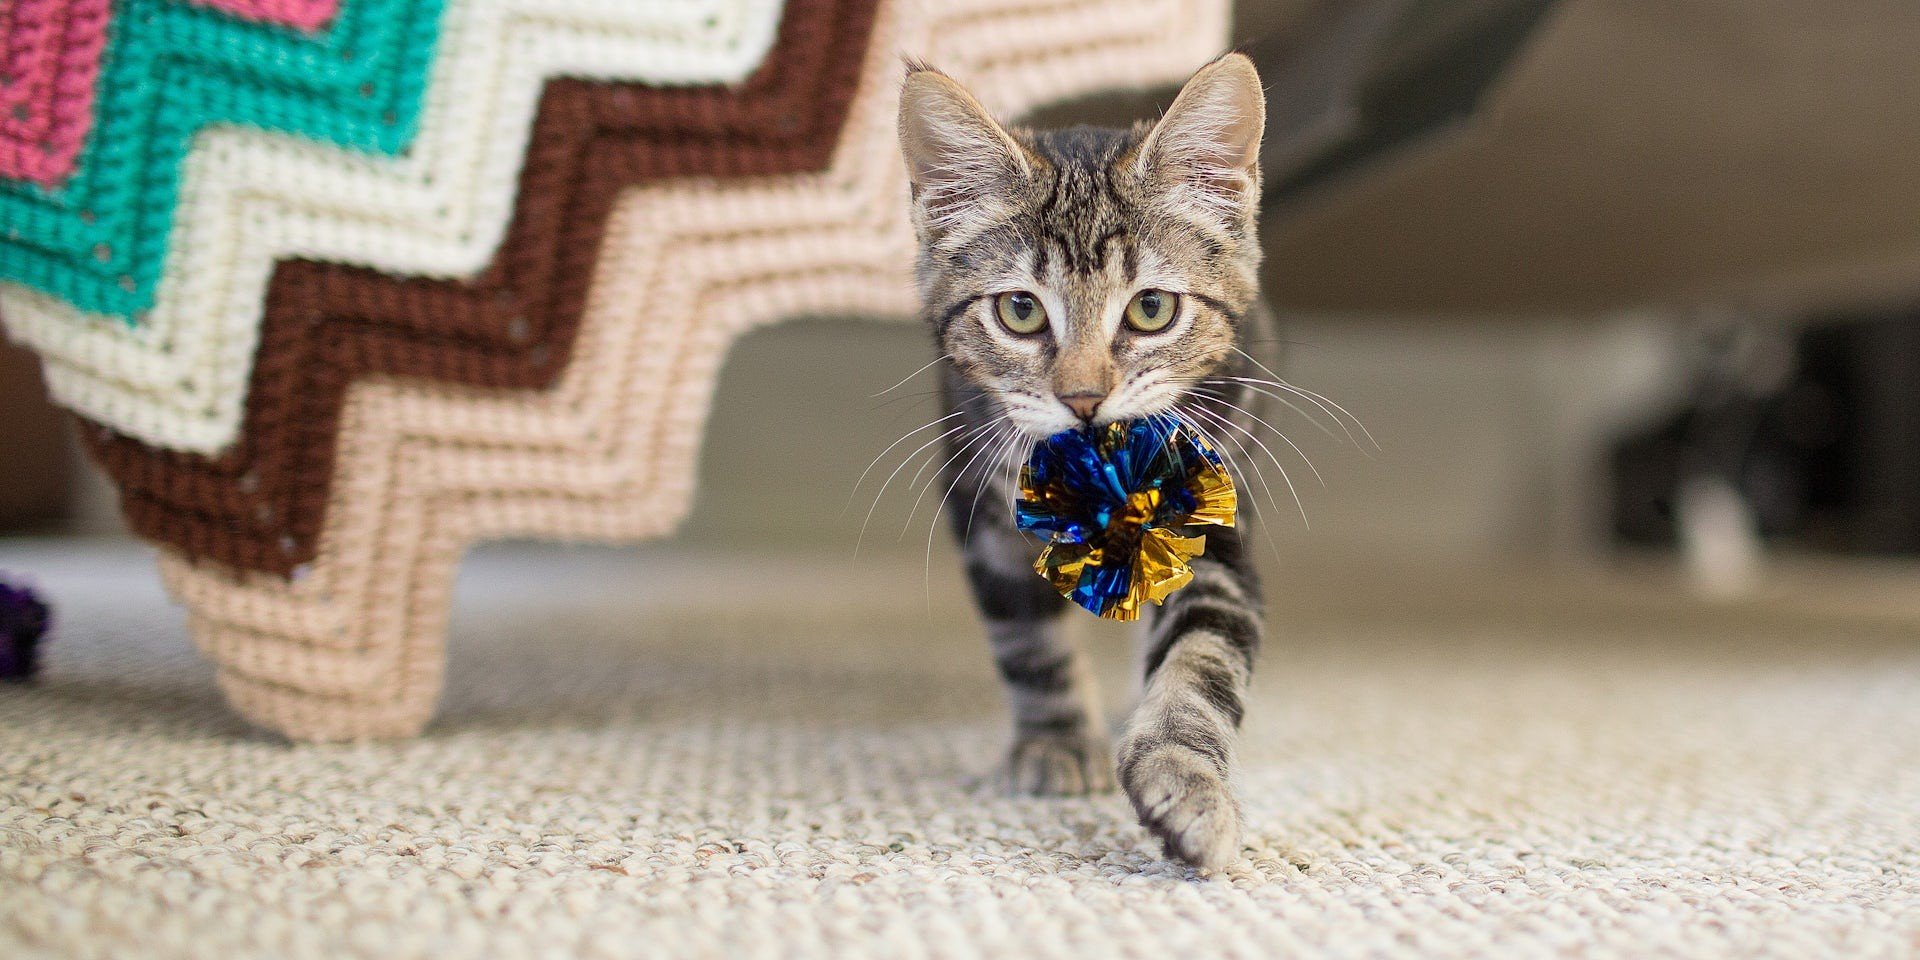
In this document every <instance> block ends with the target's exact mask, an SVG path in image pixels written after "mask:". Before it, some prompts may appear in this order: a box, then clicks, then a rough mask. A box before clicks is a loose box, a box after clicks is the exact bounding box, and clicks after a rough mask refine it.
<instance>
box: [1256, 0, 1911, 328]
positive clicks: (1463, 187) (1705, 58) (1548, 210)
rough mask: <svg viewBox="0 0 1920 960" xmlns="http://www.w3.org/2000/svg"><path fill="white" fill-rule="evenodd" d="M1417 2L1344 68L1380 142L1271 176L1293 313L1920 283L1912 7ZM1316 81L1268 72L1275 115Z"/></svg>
mask: <svg viewBox="0 0 1920 960" xmlns="http://www.w3.org/2000/svg"><path fill="white" fill-rule="evenodd" d="M1342 6H1343V7H1344V6H1348V5H1342ZM1483 7H1485V8H1486V9H1489V10H1493V9H1496V8H1498V9H1504V10H1505V11H1506V14H1505V15H1503V16H1493V15H1488V16H1487V17H1486V18H1484V19H1483V18H1481V17H1480V16H1478V15H1476V14H1475V12H1474V11H1476V10H1480V9H1481V8H1483ZM1372 9H1376V10H1384V9H1386V8H1384V7H1380V8H1372ZM1404 9H1405V11H1406V12H1405V16H1406V17H1407V18H1409V25H1408V26H1407V27H1406V28H1405V29H1406V30H1407V31H1409V32H1408V33H1407V34H1406V39H1401V40H1393V41H1391V42H1389V43H1387V44H1386V45H1385V46H1384V47H1382V48H1381V51H1382V54H1383V56H1382V57H1379V58H1361V59H1359V60H1357V61H1354V62H1357V63H1362V64H1364V65H1365V69H1349V68H1348V66H1339V67H1336V68H1334V69H1332V70H1330V71H1328V72H1327V77H1329V78H1330V79H1328V81H1327V82H1330V83H1336V84H1338V85H1340V89H1339V90H1338V91H1336V95H1335V96H1334V97H1333V99H1334V101H1335V102H1338V100H1339V99H1340V98H1341V97H1344V98H1346V99H1347V100H1348V101H1349V102H1351V103H1352V104H1354V105H1355V106H1354V107H1353V108H1352V109H1354V110H1359V111H1363V112H1370V113H1371V114H1372V116H1373V118H1374V119H1373V120H1371V121H1370V124H1371V128H1372V130H1373V132H1372V133H1369V134H1365V135H1362V136H1361V137H1360V138H1359V139H1357V140H1349V141H1348V143H1349V145H1348V146H1346V147H1343V148H1341V149H1338V150H1335V151H1333V152H1331V153H1326V154H1324V155H1323V158H1322V159H1321V160H1319V161H1317V162H1314V163H1311V164H1309V165H1307V166H1305V167H1303V168H1302V169H1301V170H1300V171H1298V172H1297V173H1295V174H1293V175H1292V176H1291V177H1290V178H1287V177H1275V178H1273V179H1272V180H1271V181H1270V182H1271V183H1273V184H1276V185H1279V187H1280V189H1279V190H1278V191H1277V192H1276V193H1275V194H1273V196H1272V201H1273V203H1272V209H1270V211H1269V215H1268V218H1267V222H1266V224H1265V225H1264V226H1263V228H1262V234H1263V236H1264V237H1265V239H1266V246H1267V265H1268V266H1267V270H1266V276H1265V278H1264V289H1265V291H1266V293H1267V295H1268V297H1269V299H1271V300H1272V301H1273V302H1274V304H1275V305H1276V306H1277V307H1279V308H1281V309H1282V310H1286V311H1296V312H1298V311H1309V312H1320V313H1341V314H1360V315H1369V316H1381V315H1386V314H1407V315H1415V316H1421V317H1429V316H1434V315H1436V314H1456V315H1465V316H1474V315H1487V314H1504V315H1540V314H1553V315H1558V316H1567V315H1577V314H1594V313H1599V312H1608V311H1618V310H1623V309H1632V308H1639V307H1653V308H1681V309H1684V308H1687V307H1691V306H1694V305H1714V304H1721V303H1741V304H1747V305H1753V306H1757V307H1760V308H1763V309H1765V310H1766V311H1767V312H1769V313H1772V314H1776V315H1796V316H1807V315H1811V314H1817V313H1823V312H1832V311H1838V310H1849V311H1851V310H1870V309H1880V308H1884V307H1885V306H1887V305H1889V304H1893V303H1899V302H1902V301H1903V300H1904V299H1905V298H1908V297H1911V296H1912V295H1913V292H1914V291H1915V290H1920V230H1916V227H1915V224H1920V177H1916V176H1915V175H1914V170H1915V169H1916V163H1920V81H1916V76H1920V74H1916V72H1915V70H1914V51H1915V50H1917V49H1920V4H1915V3H1912V2H1911V0H1658V2H1649V0H1569V2H1564V3H1559V4H1556V5H1554V6H1553V7H1552V9H1549V10H1546V11H1545V14H1544V18H1543V19H1541V20H1540V21H1539V26H1538V28H1537V29H1532V30H1525V29H1524V28H1525V27H1526V26H1528V21H1527V20H1526V14H1527V13H1528V11H1527V10H1526V9H1525V7H1524V6H1522V5H1518V4H1507V5H1503V6H1498V7H1496V5H1483V4H1478V3H1474V2H1472V0H1453V2H1442V0H1433V2H1431V3H1413V4H1409V5H1406V6H1405V8H1404ZM1349 16H1351V17H1353V18H1356V19H1357V18H1360V17H1362V13H1361V12H1359V11H1355V12H1353V13H1350V14H1349ZM1416 17H1431V18H1432V19H1433V22H1434V24H1435V27H1434V30H1435V32H1436V34H1435V35H1436V37H1439V38H1441V39H1433V40H1427V39H1424V37H1425V34H1423V33H1421V32H1420V30H1421V28H1420V27H1418V25H1417V24H1415V23H1414V22H1413V20H1414V19H1415V18H1416ZM1450 18H1451V19H1450ZM1452 20H1458V21H1459V22H1462V23H1465V24H1468V25H1470V26H1473V27H1474V28H1475V29H1476V30H1477V31H1478V32H1477V33H1474V34H1472V35H1469V36H1463V37H1453V36H1451V35H1448V34H1447V32H1446V29H1445V28H1444V25H1445V24H1446V23H1448V22H1451V21H1452ZM1398 29H1399V28H1396V29H1394V30H1388V31H1385V32H1383V33H1379V34H1378V35H1379V36H1382V37H1389V38H1391V37H1398V36H1400V34H1399V32H1398ZM1400 50H1404V51H1405V53H1404V54H1395V55H1393V56H1384V53H1385V52H1386V51H1400ZM1370 56H1371V55H1370ZM1508 62H1510V66H1506V67H1505V69H1501V68H1500V67H1501V64H1504V63H1508ZM1263 66H1264V67H1266V70H1267V75H1268V76H1269V78H1270V79H1271V78H1273V77H1276V76H1281V77H1288V76H1291V74H1292V73H1293V72H1295V71H1298V72H1302V73H1305V74H1308V75H1309V76H1308V78H1307V79H1308V80H1312V79H1314V78H1313V76H1312V75H1313V74H1314V73H1315V71H1316V70H1320V69H1322V68H1321V67H1319V66H1318V65H1317V64H1315V63H1313V62H1311V61H1310V60H1306V59H1303V60H1300V61H1298V62H1297V63H1294V64H1280V65H1278V68H1277V69H1276V67H1275V66H1274V65H1271V64H1267V63H1263ZM1456 84H1457V86H1458V89H1457V90H1456ZM1477 85H1480V86H1484V89H1479V88H1477ZM1308 89H1310V84H1308V83H1307V82H1305V81H1302V82H1298V83H1295V82H1292V81H1290V80H1283V82H1281V83H1277V84H1275V86H1274V88H1273V90H1272V96H1271V97H1270V101H1271V103H1272V109H1273V110H1274V111H1275V114H1276V116H1278V117H1282V118H1285V117H1288V116H1289V113H1288V111H1289V110H1290V109H1291V108H1290V105H1289V100H1290V98H1294V97H1301V96H1304V95H1303V94H1301V93H1299V92H1298V91H1301V90H1308ZM1460 91H1469V92H1466V93H1463V92H1460ZM1463 113H1470V114H1471V116H1470V117H1468V118H1466V119H1465V120H1464V121H1462V119H1461V116H1460V115H1461V114H1463ZM1409 116H1410V117H1412V118H1414V119H1408V117H1409ZM1434 117H1445V118H1447V119H1446V121H1445V122H1444V123H1439V124H1436V123H1434V122H1432V118H1434ZM1419 118H1425V126H1424V127H1423V126H1422V125H1421V124H1422V120H1421V119H1419ZM1285 123H1286V121H1284V120H1283V124H1282V125H1283V126H1284V125H1285ZM1359 125H1360V126H1363V127H1365V126H1368V125H1369V124H1367V123H1362V124H1359ZM1404 129H1418V130H1419V131H1420V135H1418V136H1406V135H1402V134H1401V133H1400V131H1402V130H1404ZM1276 146H1277V147H1283V146H1284V144H1277V145H1276ZM1389 148H1390V149H1389ZM1356 153H1357V154H1364V155H1367V156H1366V158H1365V160H1364V162H1351V161H1350V160H1348V159H1347V158H1348V157H1349V156H1350V155H1352V154H1356Z"/></svg>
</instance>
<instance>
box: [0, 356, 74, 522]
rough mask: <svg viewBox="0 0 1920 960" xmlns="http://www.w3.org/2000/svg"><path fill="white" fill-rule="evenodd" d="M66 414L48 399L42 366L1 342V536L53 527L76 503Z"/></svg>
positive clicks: (65, 517) (31, 357)
mask: <svg viewBox="0 0 1920 960" xmlns="http://www.w3.org/2000/svg"><path fill="white" fill-rule="evenodd" d="M67 430H68V424H67V421H66V415H65V414H63V413H61V412H60V411H59V410H58V409H56V408H55V407H54V406H53V404H52V403H51V402H50V401H48V399H47V391H46V387H45V386H44V385H43V384H42V382H41V380H40V361H38V360H36V359H35V358H34V356H33V354H31V353H28V352H27V351H26V350H24V349H22V348H20V347H17V346H14V345H13V344H11V343H8V342H6V340H5V339H4V338H0V534H4V533H20V532H28V531H35V530H44V529H48V528H51V527H53V526H55V525H57V524H59V523H60V522H61V521H63V520H65V519H67V517H68V516H69V513H70V511H71V508H72V503H73V480H74V476H73V466H74V465H73V458H72V456H71V455H70V453H69V450H70V447H69V445H68V442H67Z"/></svg>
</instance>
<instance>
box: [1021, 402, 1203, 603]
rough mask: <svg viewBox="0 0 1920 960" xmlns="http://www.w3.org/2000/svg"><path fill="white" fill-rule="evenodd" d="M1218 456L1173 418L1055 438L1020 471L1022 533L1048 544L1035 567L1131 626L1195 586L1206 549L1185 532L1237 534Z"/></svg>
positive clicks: (1065, 592)
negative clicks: (1197, 562)
mask: <svg viewBox="0 0 1920 960" xmlns="http://www.w3.org/2000/svg"><path fill="white" fill-rule="evenodd" d="M1234 507H1235V493H1234V488H1233V478H1232V477H1231V476H1229V475H1228V473H1227V469H1226V467H1225V466H1224V465H1223V464H1222V463H1221V461H1220V456H1219V455H1218V454H1216V453H1215V452H1214V451H1213V449H1212V448H1211V447H1209V446H1207V444H1206V441H1204V440H1202V439H1201V438H1200V436H1199V435H1198V433H1197V432H1195V431H1194V430H1193V429H1192V428H1191V427H1189V426H1188V425H1186V424H1184V423H1182V422H1180V421H1179V420H1177V419H1174V418H1172V417H1166V416H1154V417H1147V418H1144V419H1140V420H1134V421H1130V422H1117V423H1110V424H1107V425H1106V426H1104V427H1088V428H1078V429H1073V430H1067V431H1064V432H1061V433H1056V434H1054V435H1053V436H1051V437H1048V438H1047V439H1045V440H1042V441H1040V442H1039V443H1038V444H1036V445H1035V446H1034V448H1033V454H1032V456H1030V457H1028V458H1027V463H1026V466H1025V467H1023V468H1022V469H1021V471H1020V503H1019V505H1018V508H1017V510H1016V511H1015V522H1016V523H1017V525H1018V526H1019V528H1020V529H1021V530H1024V531H1027V532H1029V533H1035V534H1041V535H1044V536H1046V537H1047V546H1046V549H1044V550H1042V551H1041V553H1040V559H1038V560H1037V561H1035V562H1034V569H1035V570H1036V571H1038V572H1039V573H1040V575H1041V576H1044V577H1046V578H1047V579H1048V580H1049V581H1050V582H1052V584H1053V586H1054V589H1056V590H1059V591H1060V594H1061V595H1062V596H1064V597H1066V598H1067V599H1069V600H1072V601H1073V602H1074V603H1077V604H1079V605H1080V606H1082V607H1085V608H1086V609H1087V610H1089V611H1091V612H1093V613H1096V614H1099V615H1100V616H1102V617H1106V618H1108V619H1112V620H1134V619H1138V618H1139V616H1140V611H1141V608H1142V607H1143V606H1145V604H1146V603H1147V602H1149V601H1151V602H1153V603H1159V602H1160V601H1162V600H1165V599H1166V598H1167V596H1168V595H1169V594H1171V593H1173V591H1175V590H1178V589H1180V588H1181V587H1184V586H1186V585H1187V584H1188V583H1190V582H1192V580H1193V568H1192V566H1191V565H1190V564H1189V563H1188V561H1190V560H1192V559H1193V558H1194V557H1197V556H1199V555H1200V554H1201V552H1202V551H1204V550H1205V549H1206V537H1205V536H1203V535H1193V536H1188V535H1186V534H1185V533H1183V532H1182V531H1184V530H1185V528H1187V527H1189V526H1195V525H1209V524H1210V525H1214V526H1222V527H1231V526H1233V514H1234Z"/></svg>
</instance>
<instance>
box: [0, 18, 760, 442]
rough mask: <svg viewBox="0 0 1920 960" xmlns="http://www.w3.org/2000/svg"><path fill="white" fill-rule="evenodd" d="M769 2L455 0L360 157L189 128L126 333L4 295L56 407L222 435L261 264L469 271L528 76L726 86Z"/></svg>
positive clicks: (525, 99) (513, 138)
mask: <svg viewBox="0 0 1920 960" xmlns="http://www.w3.org/2000/svg"><path fill="white" fill-rule="evenodd" d="M779 8H780V4H779V2H778V0H683V2H648V3H641V2H634V0H451V2H450V3H449V8H448V10H447V13H446V15H445V24H444V28H443V30H442V35H441V38H440V51H441V52H440V55H439V56H438V58H437V59H436V62H435V64H434V67H433V75H432V82H431V84H430V86H429V88H428V91H427V95H426V103H425V104H424V105H423V107H422V111H421V117H420V133H419V135H418V137H417V138H416V139H415V142H414V143H413V146H412V147H411V148H410V149H409V150H408V151H407V153H406V154H405V155H404V156H400V157H393V158H388V157H369V156H363V155H353V154H349V153H345V152H343V151H339V150H334V149H327V148H324V147H320V146H317V145H314V144H302V143H294V142H289V141H287V140H286V139H285V138H281V137H274V136H270V135H266V134H262V133H259V132H257V131H247V130H236V129H221V130H212V131H207V132H205V133H203V134H202V135H201V137H200V140H199V142H198V146H197V147H196V149H195V150H194V152H193V154H192V156H191V157H190V159H189V161H188V163H187V170H186V173H185V175H184V178H183V186H182V191H181V193H182V201H181V203H180V206H179V209H178V213H177V215H176V218H175V229H174V237H175V239H174V243H173V245H172V248H171V249H170V251H169V253H168V260H167V264H166V269H165V271H164V273H163V275H162V277H161V279H160V281H159V284H158V287H157V289H156V297H155V303H154V305H153V308H152V310H151V311H149V312H148V313H147V314H146V315H145V316H144V317H143V318H142V322H141V323H140V324H139V325H138V326H137V327H131V328H130V327H128V326H127V325H126V324H124V323H120V322H117V321H116V320H114V319H113V318H109V317H100V316H91V315H87V314H84V313H82V312H79V311H76V310H74V309H73V308H72V307H71V306H69V305H67V304H64V303H61V302H59V301H58V300H56V299H54V298H50V297H46V296H43V295H37V294H33V293H31V292H26V291H20V290H6V289H4V288H0V308H4V310H3V312H4V313H5V315H6V317H7V320H8V323H9V326H10V327H11V329H12V331H13V333H14V335H15V336H16V337H17V338H18V339H20V340H22V341H23V342H26V343H28V344H30V345H32V346H33V347H35V348H36V349H37V350H38V351H39V352H40V354H41V356H42V358H43V359H44V361H45V363H46V374H47V380H48V385H49V388H50V389H51V390H52V392H53V394H54V395H55V397H57V398H58V399H59V400H60V401H61V402H62V403H63V404H65V405H66V406H68V407H70V408H72V409H74V410H75V411H77V412H79V413H81V414H83V415H85V416H86V417H88V418H90V419H92V420H95V421H97V422H99V423H102V424H105V425H108V426H110V427H112V428H113V429H114V430H116V431H118V432H121V433H124V434H127V435H129V436H132V437H137V438H139V439H141V440H143V441H146V442H147V443H149V444H152V445H154V446H159V447H170V448H175V449H180V450H188V451H197V452H202V453H212V452H215V451H218V450H220V449H222V448H224V447H227V446H228V445H230V444H231V443H233V441H234V440H235V439H236V437H237V436H238V433H239V427H240V423H241V420H242V417H243V410H244V403H245V399H246V391H247V384H248V380H249V375H250V369H251V363H252V358H253V357H254V355H255V351H256V347H257V345H258V338H259V336H260V327H261V323H262V303H263V301H264V299H265V296H266V291H267V284H268V281H269V278H270V277H271V276H272V273H273V264H274V262H275V261H276V260H279V259H282V258H285V257H292V256H298V257H305V258H310V259H316V260H326V261H331V262H339V263H349V264H358V265H362V266H366V267H370V268H374V269H378V270H382V271H387V272H393V273H410V274H422V275H427V276H442V277H466V276H471V275H472V274H474V273H475V272H477V271H479V270H480V269H481V268H482V267H484V266H485V265H486V263H487V261H488V259H489V258H490V257H491V256H492V255H493V253H494V251H495V249H496V248H497V247H498V245H499V242H500V239H501V235H502V232H503V231H504V229H505V226H506V223H507V217H508V212H509V210H510V209H511V207H512V204H513V188H514V182H515V180H514V178H515V175H516V174H517V172H518V168H519V164H520V161H521V158H522V157H523V155H524V153H525V148H526V144H527V136H528V130H529V129H530V127H531V121H532V118H533V116H534V108H535V104H536V101H537V100H538V97H539V93H540V90H541V85H542V82H543V81H544V80H545V79H546V78H547V77H548V76H551V75H554V74H556V73H559V72H562V71H564V72H566V73H568V74H569V75H572V76H578V77H587V78H606V79H635V80H644V81H647V82H649V83H653V84H660V85H677V84H691V83H728V82H734V81H737V80H739V79H740V78H742V77H744V76H746V74H747V73H748V72H749V71H750V70H751V69H752V68H753V66H754V65H755V64H756V63H758V62H759V60H760V59H761V57H762V56H764V54H765V52H766V49H767V45H768V44H770V43H771V42H772V35H773V27H774V24H775V22H776V21H777V19H778V16H779Z"/></svg>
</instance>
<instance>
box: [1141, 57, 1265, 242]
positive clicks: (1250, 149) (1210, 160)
mask: <svg viewBox="0 0 1920 960" xmlns="http://www.w3.org/2000/svg"><path fill="white" fill-rule="evenodd" d="M1266 125H1267V98H1266V94H1265V93H1264V91H1262V90H1261V88H1260V74H1259V73H1258V72H1256V71H1255V70H1254V69H1253V61H1251V60H1248V59H1247V58H1246V56H1245V55H1244V54H1239V53H1229V54H1227V55H1226V56H1224V57H1221V58H1220V59H1218V60H1215V61H1213V62H1212V63H1209V64H1207V65H1206V66H1204V67H1201V68H1200V72H1198V73H1196V74H1194V75H1193V77H1192V79H1189V80H1188V81H1187V85H1186V86H1185V87H1182V88H1181V90H1180V95H1179V96H1178V97H1176V98H1175V99H1174V101H1173V106H1171V107H1168V108H1167V112H1166V115H1165V116H1162V117H1161V118H1160V122H1159V123H1157V124H1155V125H1154V127H1153V130H1152V131H1151V132H1149V133H1148V134H1147V138H1146V139H1145V140H1144V141H1142V142H1141V144H1140V149H1139V152H1138V153H1137V154H1136V155H1135V157H1134V169H1135V171H1136V172H1137V173H1139V174H1140V175H1141V176H1143V177H1145V178H1148V179H1149V182H1153V183H1155V184H1157V185H1158V186H1159V187H1160V188H1161V189H1163V190H1165V191H1166V192H1167V195H1168V199H1169V200H1171V201H1174V202H1175V203H1177V204H1178V205H1179V206H1181V207H1183V208H1186V209H1188V210H1191V211H1192V212H1193V213H1195V214H1197V215H1200V216H1204V217H1208V218H1211V219H1215V220H1216V221H1218V222H1221V223H1223V224H1238V223H1240V222H1242V221H1243V220H1244V219H1246V218H1250V217H1251V216H1252V215H1253V214H1254V212H1255V209H1256V208H1257V207H1258V206H1259V204H1260V136H1261V134H1262V132H1263V131H1264V130H1265V129H1266Z"/></svg>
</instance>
